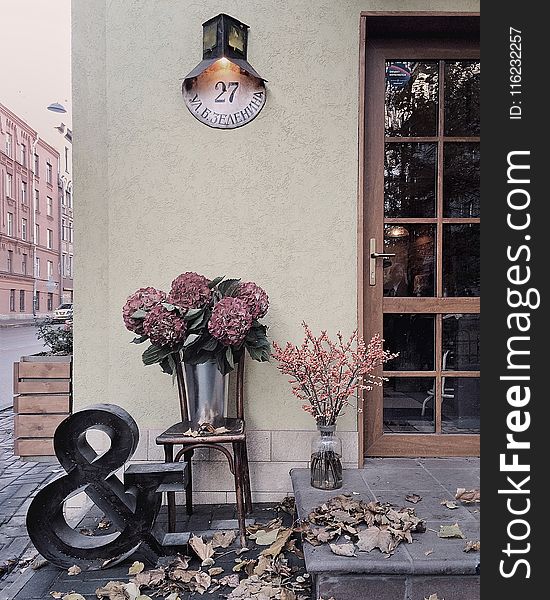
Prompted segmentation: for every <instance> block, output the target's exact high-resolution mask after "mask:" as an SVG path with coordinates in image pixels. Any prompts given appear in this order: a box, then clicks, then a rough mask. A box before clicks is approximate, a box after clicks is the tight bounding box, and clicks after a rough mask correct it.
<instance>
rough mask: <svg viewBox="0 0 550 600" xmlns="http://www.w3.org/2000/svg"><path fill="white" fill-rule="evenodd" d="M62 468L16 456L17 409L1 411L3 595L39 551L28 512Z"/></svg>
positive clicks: (0, 554) (0, 575)
mask: <svg viewBox="0 0 550 600" xmlns="http://www.w3.org/2000/svg"><path fill="white" fill-rule="evenodd" d="M59 468H60V467H59V465H57V464H56V463H44V462H40V463H35V462H23V461H21V460H20V459H19V458H18V457H16V456H14V454H13V412H12V410H11V408H8V409H5V410H2V411H0V596H1V595H2V592H3V591H4V590H5V589H6V588H8V587H9V586H10V585H11V584H12V583H13V582H14V581H15V580H16V579H17V578H18V577H19V576H20V574H21V572H20V568H18V567H17V565H18V563H19V562H20V560H21V559H22V558H23V557H24V558H25V559H26V558H29V557H33V556H34V554H35V551H34V548H33V547H32V545H31V543H30V540H29V538H28V536H27V529H26V527H25V515H26V513H27V508H28V506H29V504H30V502H31V499H32V498H33V496H34V494H35V493H36V492H37V491H38V489H39V488H40V487H42V485H43V484H44V483H45V482H46V480H48V479H49V478H50V477H52V476H53V475H56V474H58V473H59Z"/></svg>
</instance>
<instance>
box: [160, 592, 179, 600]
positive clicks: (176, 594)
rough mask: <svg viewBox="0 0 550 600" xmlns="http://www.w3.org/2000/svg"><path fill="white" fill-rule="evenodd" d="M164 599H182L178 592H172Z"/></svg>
mask: <svg viewBox="0 0 550 600" xmlns="http://www.w3.org/2000/svg"><path fill="white" fill-rule="evenodd" d="M164 600H180V597H179V595H178V593H177V592H172V593H171V594H169V595H168V596H166V598H165V599H164Z"/></svg>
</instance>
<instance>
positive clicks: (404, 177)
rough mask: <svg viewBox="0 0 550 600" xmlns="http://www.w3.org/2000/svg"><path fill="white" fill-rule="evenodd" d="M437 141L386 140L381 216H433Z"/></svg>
mask: <svg viewBox="0 0 550 600" xmlns="http://www.w3.org/2000/svg"><path fill="white" fill-rule="evenodd" d="M436 163H437V144H423V143H417V142H415V143H406V142H404V143H393V142H392V143H389V142H388V143H387V144H386V153H385V161H384V215H385V216H386V217H434V216H435V196H436V192H435V189H436Z"/></svg>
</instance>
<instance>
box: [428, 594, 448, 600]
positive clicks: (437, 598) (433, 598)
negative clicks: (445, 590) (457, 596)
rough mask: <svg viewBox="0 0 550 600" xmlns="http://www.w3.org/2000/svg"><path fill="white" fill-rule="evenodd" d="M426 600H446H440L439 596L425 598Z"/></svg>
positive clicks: (443, 599) (432, 595)
mask: <svg viewBox="0 0 550 600" xmlns="http://www.w3.org/2000/svg"><path fill="white" fill-rule="evenodd" d="M424 600H445V598H439V597H438V596H437V594H430V597H429V598H424Z"/></svg>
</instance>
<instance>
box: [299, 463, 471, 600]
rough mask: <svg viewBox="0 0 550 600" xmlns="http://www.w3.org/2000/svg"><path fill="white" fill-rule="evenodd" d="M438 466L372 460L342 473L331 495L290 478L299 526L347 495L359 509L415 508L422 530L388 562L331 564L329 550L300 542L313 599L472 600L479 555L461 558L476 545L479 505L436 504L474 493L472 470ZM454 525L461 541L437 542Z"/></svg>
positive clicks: (371, 555)
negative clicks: (413, 497) (382, 505)
mask: <svg viewBox="0 0 550 600" xmlns="http://www.w3.org/2000/svg"><path fill="white" fill-rule="evenodd" d="M426 460H427V461H429V460H432V461H433V459H426ZM445 460H446V459H437V461H442V462H435V463H433V462H432V463H430V462H423V461H422V460H421V459H371V460H369V461H368V463H367V466H366V468H365V469H347V470H345V471H344V487H343V488H341V489H339V490H333V491H323V490H317V489H314V488H312V487H311V485H310V479H309V477H310V476H309V470H308V469H293V470H292V471H291V477H292V484H293V487H294V495H295V498H296V508H297V511H298V517H299V518H300V519H307V517H308V515H309V513H310V512H311V510H312V509H313V508H315V507H316V506H319V505H321V504H323V503H324V502H327V501H328V500H330V498H332V497H334V496H336V495H338V494H351V495H353V497H354V498H357V499H362V500H364V501H365V502H370V501H372V500H375V501H376V500H378V501H380V502H390V503H391V504H392V505H394V506H396V507H397V508H401V507H403V506H407V507H414V508H415V509H416V514H417V515H418V516H420V517H421V518H422V519H424V520H425V521H426V526H427V531H426V532H425V533H414V534H413V543H412V544H406V543H401V544H400V545H399V546H398V548H397V549H396V551H395V553H394V554H393V555H392V556H390V557H387V556H386V555H385V554H382V553H381V552H379V551H378V550H376V549H375V550H372V551H371V552H357V556H356V557H344V556H337V555H335V554H333V553H332V552H331V550H330V548H329V545H328V544H323V545H321V546H312V545H311V544H309V543H308V542H306V541H304V555H305V561H306V569H307V571H308V572H309V573H310V575H311V576H312V578H313V582H314V594H316V595H314V596H313V597H314V598H325V599H327V598H331V597H332V598H334V600H349V599H350V598H353V599H354V600H424V598H429V597H430V595H431V594H437V595H438V597H439V598H440V599H441V598H444V599H445V600H478V599H479V595H480V592H479V552H469V553H465V552H464V551H463V549H464V546H465V545H466V542H467V541H468V540H479V504H475V505H474V504H472V505H469V506H468V505H460V506H459V508H457V509H454V510H450V509H448V508H447V507H446V506H443V505H441V501H442V500H453V499H454V492H455V491H456V488H458V487H467V488H473V487H479V481H478V479H477V476H478V474H479V463H478V461H476V460H474V461H472V459H459V460H461V461H463V462H458V463H457V459H454V458H453V459H448V460H449V462H448V463H445ZM407 461H408V462H407ZM431 464H434V465H436V468H431V467H430V465H431ZM354 493H355V494H354ZM409 493H416V494H418V495H420V496H422V500H421V501H420V502H418V503H417V504H411V503H409V502H407V501H406V500H405V496H406V495H407V494H409ZM457 504H460V503H457ZM454 523H458V525H459V527H460V529H461V530H462V532H463V533H464V535H465V539H443V538H439V537H438V535H437V532H438V531H439V526H440V525H453V524H454ZM345 541H346V540H345V539H341V540H340V541H339V542H338V543H343V542H345Z"/></svg>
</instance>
